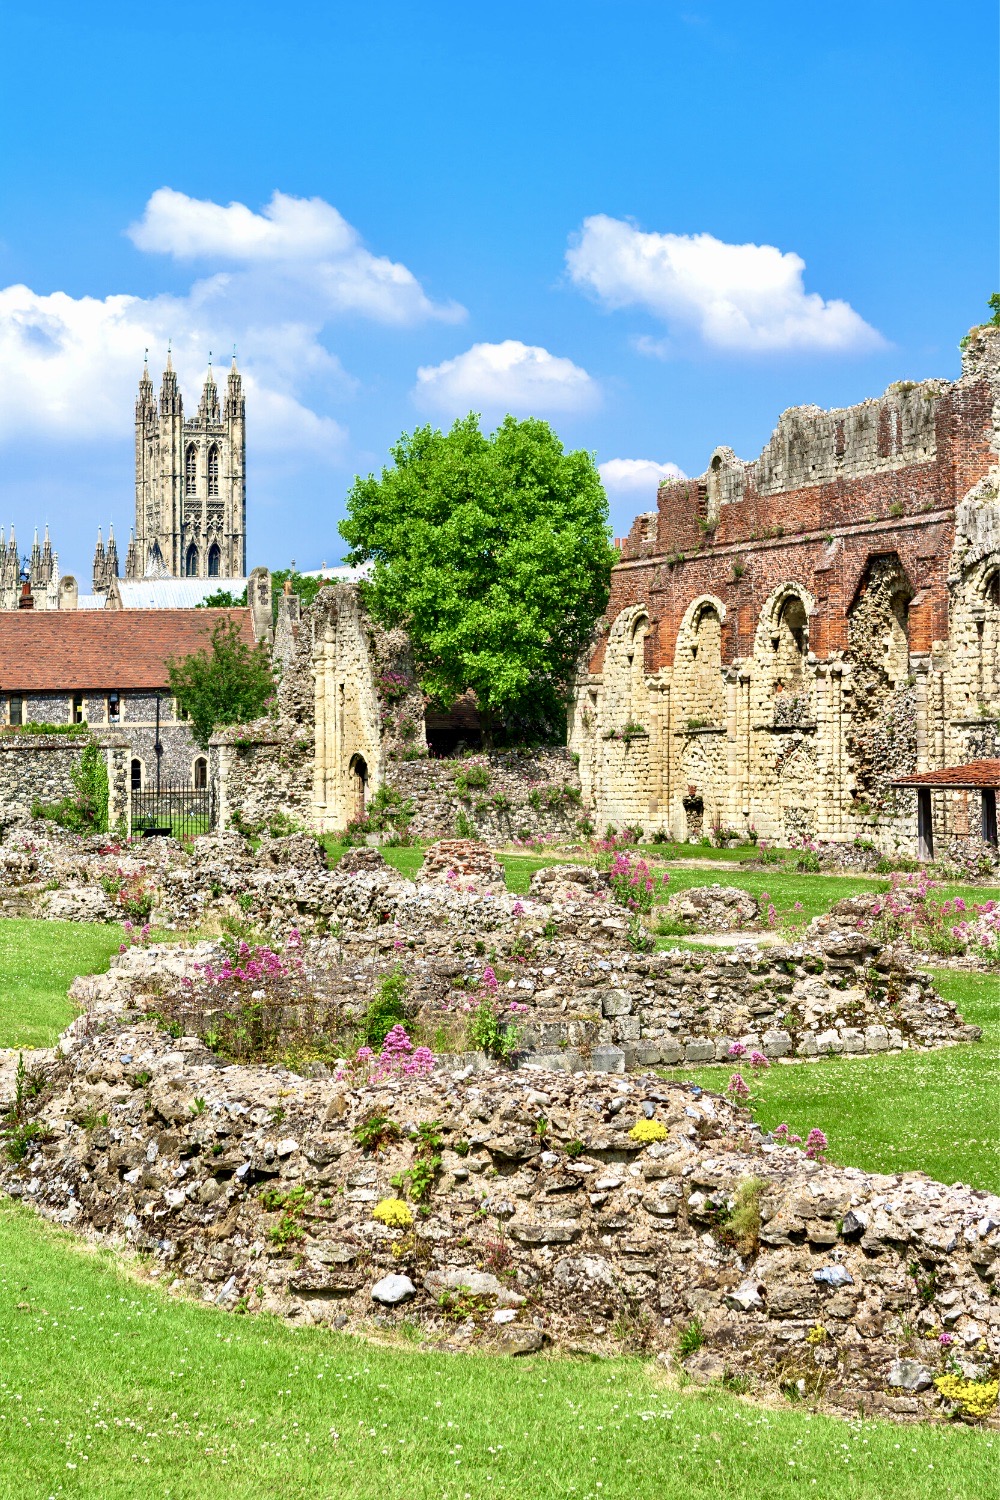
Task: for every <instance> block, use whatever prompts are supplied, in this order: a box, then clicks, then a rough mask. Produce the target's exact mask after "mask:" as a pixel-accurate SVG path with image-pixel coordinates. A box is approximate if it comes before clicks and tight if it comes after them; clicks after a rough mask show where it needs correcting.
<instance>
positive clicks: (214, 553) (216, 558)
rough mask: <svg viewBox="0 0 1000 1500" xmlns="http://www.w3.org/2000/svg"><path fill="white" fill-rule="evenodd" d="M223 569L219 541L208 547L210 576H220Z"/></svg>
mask: <svg viewBox="0 0 1000 1500" xmlns="http://www.w3.org/2000/svg"><path fill="white" fill-rule="evenodd" d="M221 571H222V553H221V552H220V550H219V544H218V542H213V543H212V545H211V547H209V549H208V576H209V578H218V577H219V574H220V573H221Z"/></svg>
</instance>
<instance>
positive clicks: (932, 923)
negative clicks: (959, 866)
mask: <svg viewBox="0 0 1000 1500" xmlns="http://www.w3.org/2000/svg"><path fill="white" fill-rule="evenodd" d="M938 889H939V887H938V883H937V882H935V881H933V880H931V879H930V878H929V877H928V875H927V874H926V872H925V871H923V870H920V871H918V872H917V873H916V874H911V875H902V874H898V873H896V874H894V875H893V876H892V880H891V885H890V888H889V890H888V891H887V892H886V893H885V895H884V896H881V897H880V898H879V899H878V900H877V901H876V902H875V903H874V905H873V907H872V918H873V924H872V936H873V937H875V938H876V939H877V940H878V941H879V942H881V943H892V942H895V941H897V940H898V939H900V938H903V939H905V940H906V942H907V943H909V945H910V947H912V948H916V949H920V950H922V951H925V952H930V953H934V954H938V955H940V956H942V957H949V956H951V955H962V954H965V955H968V956H969V957H971V958H973V959H975V960H976V961H977V962H979V963H981V964H982V965H983V966H984V967H986V968H1000V902H997V901H993V900H991V901H984V902H982V903H981V904H975V903H974V904H973V906H972V910H971V913H970V911H969V906H968V903H967V902H966V901H965V899H964V898H963V897H962V896H956V897H954V899H952V900H941V899H940V896H939V894H938Z"/></svg>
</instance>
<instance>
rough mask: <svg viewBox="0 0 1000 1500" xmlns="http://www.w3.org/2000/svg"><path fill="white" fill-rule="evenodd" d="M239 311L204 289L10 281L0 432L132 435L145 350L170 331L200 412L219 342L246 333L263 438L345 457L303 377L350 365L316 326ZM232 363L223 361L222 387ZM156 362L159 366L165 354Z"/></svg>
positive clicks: (1, 292) (257, 435)
mask: <svg viewBox="0 0 1000 1500" xmlns="http://www.w3.org/2000/svg"><path fill="white" fill-rule="evenodd" d="M233 313H234V310H233V309H231V308H230V309H227V310H223V309H220V308H215V307H213V306H212V305H211V303H210V302H209V303H206V302H205V301H204V300H203V299H199V298H198V297H195V296H193V295H192V296H190V297H187V298H177V297H153V298H141V297H129V296H114V297H106V298H103V299H101V298H97V297H71V296H69V295H68V294H67V293H65V292H52V293H50V294H47V295H40V294H38V293H36V292H33V291H31V289H30V288H29V287H26V286H8V287H4V288H2V289H0V441H3V440H4V439H6V440H8V441H11V440H14V441H16V440H18V439H21V438H23V437H25V436H28V435H31V436H34V437H38V436H43V437H46V438H53V439H57V440H58V439H61V440H68V441H71V442H73V441H75V442H80V441H83V442H88V443H90V442H95V441H104V440H107V439H112V440H115V439H119V438H121V437H122V436H123V434H126V433H127V432H128V429H129V426H130V419H129V411H130V407H131V404H132V402H133V400H134V398H135V387H136V384H137V382H138V378H139V374H140V372H141V369H142V350H143V349H144V348H147V347H148V348H150V349H151V350H152V351H154V354H155V356H156V357H157V359H159V358H162V355H163V352H164V351H165V350H166V346H167V341H168V339H172V340H173V347H174V365H175V368H176V369H177V370H178V372H179V375H180V377H181V381H182V389H183V393H184V396H185V407H186V408H187V409H191V408H192V406H193V405H195V404H196V403H197V399H198V395H199V391H200V385H201V381H202V379H203V378H204V371H205V355H206V350H207V348H208V346H209V344H210V343H211V342H212V341H213V340H214V341H215V343H216V344H217V345H218V343H219V342H220V339H219V335H220V334H222V335H223V336H224V338H225V339H227V340H229V341H233V340H234V339H236V338H238V337H239V336H240V335H241V334H243V333H246V341H247V344H248V345H249V346H250V347H252V349H253V356H252V358H251V359H249V360H248V361H247V362H246V363H245V366H244V368H243V377H244V385H245V387H246V391H247V397H248V400H249V401H250V403H251V406H252V408H253V412H254V420H253V427H252V441H253V443H254V446H255V447H260V448H261V449H262V450H265V451H271V452H273V451H280V450H281V449H282V448H289V449H291V448H296V449H299V450H301V449H302V448H305V449H306V450H308V451H309V452H311V453H312V454H313V455H315V456H326V457H328V458H333V457H335V456H336V455H337V454H338V452H339V451H340V449H341V448H342V446H343V443H344V439H345V435H346V434H345V431H344V429H343V428H342V427H341V426H340V424H339V423H338V422H336V421H334V420H333V419H332V418H331V417H325V416H320V415H318V414H317V413H316V412H314V411H312V410H311V409H310V408H309V407H308V406H307V405H305V404H303V402H302V401H301V400H300V399H299V398H298V397H297V395H296V393H295V386H294V382H293V378H292V377H293V375H294V376H295V377H297V378H304V377H306V376H308V377H309V378H310V379H311V380H313V381H315V380H316V379H317V378H319V377H323V376H325V377H326V378H327V380H328V381H329V382H330V383H334V384H335V383H338V382H341V383H343V382H344V381H346V377H345V376H344V374H343V371H342V370H341V369H340V365H339V362H338V361H337V360H336V359H335V357H334V356H332V355H330V354H329V353H328V352H327V351H326V350H325V349H323V348H322V346H321V345H319V344H318V343H317V342H316V339H315V335H314V333H313V332H312V331H310V330H306V329H303V328H302V327H301V326H299V325H295V324H285V325H281V324H272V325H263V326H258V327H256V328H254V329H252V330H248V329H247V328H246V325H242V326H241V325H240V323H239V322H238V320H237V319H236V318H235V317H234V316H233ZM241 342H242V339H241ZM296 358H297V363H295V361H296ZM226 363H227V362H226V361H225V360H223V361H222V362H221V366H219V365H217V367H216V378H217V381H218V383H219V385H220V386H222V385H223V384H224V380H225V371H226ZM153 368H154V374H155V373H156V363H155V361H154V366H153Z"/></svg>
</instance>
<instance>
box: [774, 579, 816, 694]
mask: <svg viewBox="0 0 1000 1500" xmlns="http://www.w3.org/2000/svg"><path fill="white" fill-rule="evenodd" d="M771 647H772V649H773V651H774V691H775V693H776V694H781V693H791V694H793V695H796V694H799V693H801V692H802V688H803V674H804V672H805V661H806V652H807V651H808V650H809V617H808V615H807V613H806V607H805V604H804V603H803V602H802V599H801V598H800V596H799V595H798V594H789V595H788V597H787V598H786V599H784V600H783V601H782V603H781V604H780V605H779V606H778V610H777V613H776V615H775V619H774V625H773V627H772V630H771Z"/></svg>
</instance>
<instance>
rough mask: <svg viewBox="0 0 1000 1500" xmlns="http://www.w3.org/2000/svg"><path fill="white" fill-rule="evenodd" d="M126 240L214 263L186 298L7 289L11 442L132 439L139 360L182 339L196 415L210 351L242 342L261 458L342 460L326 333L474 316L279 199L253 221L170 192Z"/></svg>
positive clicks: (343, 378) (2, 357) (162, 193)
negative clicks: (357, 321) (360, 325)
mask: <svg viewBox="0 0 1000 1500" xmlns="http://www.w3.org/2000/svg"><path fill="white" fill-rule="evenodd" d="M129 235H130V237H131V238H132V240H133V242H134V243H135V244H136V245H137V246H138V248H139V249H142V250H147V251H164V252H166V253H169V254H171V255H174V256H175V257H176V258H178V259H188V258H194V257H201V258H204V259H208V260H209V261H214V262H215V264H214V265H212V266H210V267H209V268H208V269H209V272H210V274H208V275H206V276H204V277H203V278H201V279H200V280H197V281H195V282H194V283H193V284H192V286H191V287H190V289H189V290H188V291H187V292H186V293H184V294H182V295H179V296H177V295H161V296H152V297H135V296H130V295H128V294H120V295H113V296H109V297H104V298H100V297H72V296H70V295H69V294H68V293H66V292H59V291H57V292H51V293H38V292H35V291H33V290H32V289H31V288H30V287H27V286H8V287H3V288H0V442H2V441H4V440H6V441H8V442H9V443H13V444H16V443H17V442H18V441H20V440H22V439H24V438H25V437H31V438H37V437H38V436H44V437H46V438H51V439H56V440H64V441H70V442H78V443H79V442H100V441H105V440H115V439H121V438H122V436H123V434H125V435H126V436H127V433H128V428H129V425H130V424H129V416H128V413H129V410H130V407H131V404H132V401H133V399H134V395H135V387H136V383H137V380H138V377H139V373H140V370H141V367H142V366H141V361H142V351H143V349H144V348H146V347H148V348H149V349H150V350H151V351H152V356H153V361H152V362H153V367H154V372H155V371H156V370H157V369H158V367H159V364H160V362H161V361H162V358H163V356H164V353H165V351H166V347H167V341H168V339H172V340H173V347H174V365H175V368H176V369H177V371H178V373H179V376H180V378H181V382H182V389H183V394H184V398H185V407H186V408H188V409H189V408H190V407H191V406H192V404H196V402H197V399H198V394H199V389H200V384H201V380H202V378H203V375H204V369H205V359H206V355H207V353H208V350H209V349H214V350H215V351H216V363H217V367H219V366H221V367H222V369H223V370H224V368H225V365H226V363H227V360H226V358H225V353H226V351H228V350H229V349H230V348H232V347H233V345H234V344H235V345H237V346H238V347H239V349H240V351H241V355H243V356H244V357H242V358H241V367H242V370H243V375H244V382H245V385H246V389H247V395H248V398H249V400H250V403H251V406H252V410H253V423H252V426H251V434H250V436H251V442H252V444H253V447H254V449H255V451H256V450H260V451H261V452H266V453H270V454H275V455H277V454H280V453H282V452H287V453H292V452H294V453H296V454H304V453H309V454H311V455H313V456H314V457H317V458H326V459H334V458H337V457H340V456H342V453H343V449H344V444H345V438H346V432H345V429H344V428H343V427H342V426H341V425H340V423H338V422H337V421H335V420H334V419H333V418H332V417H329V416H324V415H321V414H320V413H319V412H317V411H315V410H313V406H312V403H313V402H314V401H315V400H316V399H317V397H320V398H321V397H322V395H323V394H326V395H329V394H331V393H334V394H343V393H344V392H345V391H347V390H350V389H351V388H352V387H353V385H354V384H355V382H353V381H352V380H351V379H350V378H349V377H348V376H347V375H346V373H345V372H344V370H343V368H342V367H341V364H340V361H339V360H338V359H337V357H336V356H335V355H333V354H331V353H330V352H329V350H328V349H327V348H326V347H325V345H324V343H323V334H324V331H325V330H326V329H327V328H328V326H329V325H330V324H331V322H333V321H334V320H335V319H336V318H338V317H341V316H343V315H345V314H347V313H351V314H354V315H357V316H361V317H364V318H369V319H372V320H374V321H377V322H379V323H383V324H390V325H404V324H413V323H417V322H421V321H426V320H428V319H444V320H446V321H453V320H454V319H456V318H458V317H461V316H464V313H463V310H462V309H461V308H457V307H455V306H454V304H448V305H447V306H442V305H439V304H436V303H434V302H432V301H431V300H430V299H429V298H428V297H427V295H426V293H425V292H424V290H423V288H422V287H421V285H420V283H419V282H418V281H417V279H416V278H415V277H414V276H413V274H412V272H410V271H409V270H408V269H407V268H406V266H403V265H399V264H397V263H396V262H393V261H390V260H388V259H386V258H384V257H380V256H375V255H373V254H372V253H371V252H370V251H369V250H367V249H365V247H364V245H363V244H362V242H361V238H360V236H359V235H358V233H357V231H356V230H355V229H354V228H352V226H351V225H350V224H348V223H347V221H346V220H345V219H344V218H343V217H342V216H341V215H340V214H339V213H338V212H337V210H336V209H335V208H333V207H332V206H331V205H330V204H328V203H324V202H323V200H322V199H319V198H311V199H300V198H290V197H288V196H287V195H285V194H282V193H275V194H274V196H273V198H272V199H271V202H270V203H269V204H268V205H267V207H266V208H265V209H264V211H263V213H262V214H257V213H254V212H253V211H252V210H251V209H249V208H247V207H245V206H244V205H243V204H240V203H231V204H229V205H228V206H223V205H220V204H216V203H207V202H200V201H198V200H196V199H193V198H188V197H187V196H186V195H185V194H184V193H178V192H175V191H173V189H171V188H160V189H159V190H158V191H157V192H155V193H154V194H153V195H152V197H151V198H150V200H149V202H148V203H147V205H146V209H145V212H144V214H143V216H142V218H141V219H140V221H139V222H138V223H137V224H135V225H133V226H132V227H131V229H130V230H129ZM220 356H221V357H220Z"/></svg>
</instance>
